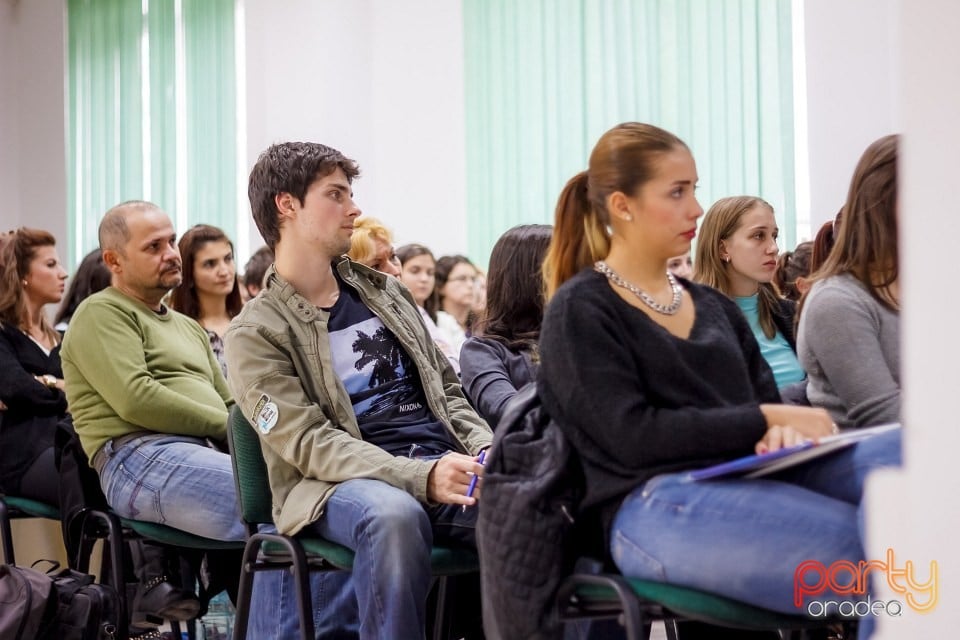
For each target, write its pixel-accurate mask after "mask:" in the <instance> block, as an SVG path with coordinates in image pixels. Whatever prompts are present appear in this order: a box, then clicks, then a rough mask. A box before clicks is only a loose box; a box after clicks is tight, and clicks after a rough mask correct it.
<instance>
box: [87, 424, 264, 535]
mask: <svg viewBox="0 0 960 640" xmlns="http://www.w3.org/2000/svg"><path fill="white" fill-rule="evenodd" d="M104 447H105V448H104V451H105V453H106V455H107V461H106V463H105V464H104V466H103V469H102V470H101V472H100V486H101V487H102V488H103V493H104V495H106V497H107V503H108V504H109V505H110V507H111V508H113V510H114V511H116V512H117V514H118V515H120V516H122V517H124V518H130V519H134V520H144V521H146V522H158V523H160V524H165V525H167V526H170V527H174V528H176V529H181V530H183V531H186V532H188V533H193V534H195V535H198V536H203V537H205V538H212V539H214V540H239V541H242V540H245V539H246V529H245V528H244V526H243V523H242V522H241V521H240V507H239V506H238V504H237V489H236V486H235V484H234V481H233V467H232V465H231V462H230V456H229V455H228V454H226V453H221V452H220V451H217V450H216V449H211V448H210V447H208V446H207V445H206V442H205V441H204V440H202V439H200V438H191V437H187V436H177V435H171V436H160V437H157V436H155V435H148V436H144V437H142V438H134V439H133V440H130V441H129V442H125V443H124V444H123V445H121V446H120V447H119V448H117V449H114V448H113V443H112V442H107V444H106V445H104Z"/></svg>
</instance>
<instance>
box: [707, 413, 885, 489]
mask: <svg viewBox="0 0 960 640" xmlns="http://www.w3.org/2000/svg"><path fill="white" fill-rule="evenodd" d="M899 428H900V425H899V424H885V425H880V426H876V427H870V428H867V429H856V430H852V431H847V432H844V433H841V434H838V435H835V436H827V437H825V438H821V439H820V442H813V441H810V442H804V443H802V444H798V445H796V446H793V447H786V448H784V449H777V450H776V451H771V452H769V453H759V454H755V455H751V456H744V457H742V458H737V459H736V460H730V461H729V462H721V463H720V464H716V465H713V466H712V467H706V468H703V469H697V470H696V471H691V472H690V479H691V480H694V481H700V480H712V479H716V478H733V477H746V478H759V477H761V476H765V475H769V474H771V473H775V472H777V471H780V470H781V469H788V468H790V467H793V466H796V465H798V464H801V463H804V462H807V461H808V460H813V459H814V458H819V457H821V456H825V455H827V454H828V453H833V452H834V451H839V450H841V449H846V448H847V447H852V446H853V445H854V444H856V443H858V442H860V441H861V440H865V439H866V438H870V437H873V436H875V435H877V434H879V433H883V432H886V431H893V430H896V429H899Z"/></svg>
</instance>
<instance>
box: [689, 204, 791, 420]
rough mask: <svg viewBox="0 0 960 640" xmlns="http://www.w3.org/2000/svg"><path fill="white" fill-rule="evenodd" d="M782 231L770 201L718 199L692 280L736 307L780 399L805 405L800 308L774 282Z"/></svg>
mask: <svg viewBox="0 0 960 640" xmlns="http://www.w3.org/2000/svg"><path fill="white" fill-rule="evenodd" d="M779 232H780V230H779V227H777V220H776V218H775V217H774V215H773V207H771V206H770V205H769V204H768V203H767V202H766V201H764V200H762V199H760V198H757V197H754V196H734V197H730V198H721V199H720V200H717V201H716V202H715V203H714V204H713V206H712V207H710V210H709V211H707V214H706V215H705V216H704V217H703V222H702V223H701V224H700V231H699V233H700V240H699V241H698V242H697V260H696V264H697V266H696V267H695V268H694V272H693V279H694V281H695V282H699V283H701V284H705V285H707V286H708V287H713V288H714V289H717V290H719V291H721V292H722V293H724V294H725V295H726V296H727V297H729V298H730V299H731V300H733V301H734V302H736V303H737V306H738V307H740V310H741V311H742V312H743V315H744V316H745V317H746V318H747V322H749V323H750V329H751V331H753V336H754V337H755V338H756V339H757V342H758V343H759V344H760V353H761V354H762V355H763V358H764V360H766V361H767V364H768V365H770V368H771V369H772V370H773V378H774V380H775V381H776V383H777V388H778V389H779V390H780V395H781V397H782V398H783V399H784V401H786V402H790V403H791V404H806V396H805V395H804V390H805V387H806V385H805V383H804V380H805V379H806V377H807V376H806V373H804V371H803V368H802V367H801V366H800V361H799V360H797V353H796V351H797V346H796V340H795V339H794V334H793V317H794V312H795V311H796V305H795V304H794V303H793V302H792V301H790V300H786V299H784V298H781V297H780V296H779V295H778V294H777V290H776V289H775V288H774V286H773V284H771V282H772V280H773V276H774V273H775V272H776V269H777V254H778V253H779V251H780V248H779V247H778V246H777V237H778V235H779Z"/></svg>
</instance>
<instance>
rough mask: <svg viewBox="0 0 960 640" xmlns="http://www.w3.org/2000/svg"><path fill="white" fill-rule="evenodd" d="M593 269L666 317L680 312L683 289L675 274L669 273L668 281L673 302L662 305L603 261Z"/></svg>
mask: <svg viewBox="0 0 960 640" xmlns="http://www.w3.org/2000/svg"><path fill="white" fill-rule="evenodd" d="M593 268H594V269H595V270H596V271H598V272H600V273H602V274H603V275H605V276H607V278H608V279H609V280H610V282H612V283H613V284H615V285H617V286H618V287H623V288H624V289H626V290H627V291H629V292H631V293H633V294H634V295H635V296H637V297H638V298H640V300H641V301H642V302H643V304H645V305H647V306H648V307H650V308H651V309H653V310H654V311H656V312H657V313H662V314H663V315H665V316H672V315H675V314H676V313H677V311H679V310H680V301H681V300H682V299H683V297H682V296H681V292H682V289H681V288H680V283H679V282H677V279H676V278H674V277H673V274H672V273H670V272H669V271H667V280H669V281H670V289H671V290H673V300H672V301H671V302H670V304H660V303H659V302H657V301H656V300H654V299H653V298H652V297H651V296H650V294H648V293H647V292H646V291H643V290H642V289H641V288H640V287H638V286H637V285H635V284H631V283H629V282H627V281H626V280H624V279H623V278H621V277H620V274H619V273H617V272H616V271H614V270H613V269H611V268H610V265H608V264H607V263H606V262H604V261H603V260H599V261H597V262H595V263H594V265H593Z"/></svg>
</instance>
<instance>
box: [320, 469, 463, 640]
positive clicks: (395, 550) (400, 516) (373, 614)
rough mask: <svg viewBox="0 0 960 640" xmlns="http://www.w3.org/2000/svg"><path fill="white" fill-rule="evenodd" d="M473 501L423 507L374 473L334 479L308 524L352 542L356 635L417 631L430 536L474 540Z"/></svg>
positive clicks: (459, 542)
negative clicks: (318, 512)
mask: <svg viewBox="0 0 960 640" xmlns="http://www.w3.org/2000/svg"><path fill="white" fill-rule="evenodd" d="M476 511H477V510H476V509H475V508H468V509H467V510H466V511H463V510H461V508H460V506H458V505H438V506H433V507H425V506H424V505H422V504H420V502H418V501H417V500H416V499H415V498H414V497H413V496H411V495H410V494H409V493H407V492H406V491H404V490H402V489H398V488H396V487H393V486H391V485H389V484H387V483H385V482H381V481H379V480H369V479H355V480H347V481H346V482H343V483H341V484H340V485H338V486H337V488H336V489H335V490H334V492H333V494H332V495H331V496H330V499H329V500H328V502H327V504H326V505H325V507H324V513H323V515H322V516H320V519H319V520H317V521H316V522H314V523H313V524H312V525H311V526H310V528H311V530H312V531H313V532H315V533H317V534H319V535H321V536H323V537H324V538H326V539H328V540H331V541H333V542H337V543H339V544H342V545H343V546H345V547H348V548H350V549H353V550H354V552H355V553H356V556H355V558H354V563H353V572H352V576H353V578H352V582H353V587H354V592H355V594H356V605H357V606H358V607H359V611H360V617H359V621H360V637H361V638H384V639H390V638H422V637H423V636H424V630H425V628H426V600H427V593H428V591H429V590H430V583H431V579H432V578H431V574H430V551H431V549H432V547H433V544H434V542H436V543H438V544H443V545H446V546H470V547H473V546H475V537H474V531H475V526H476V517H477V514H476Z"/></svg>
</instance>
